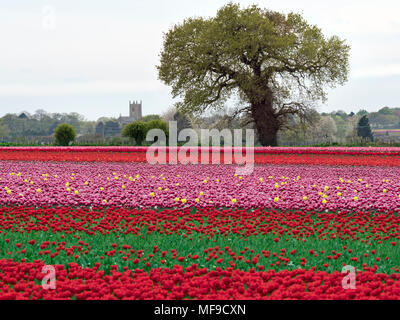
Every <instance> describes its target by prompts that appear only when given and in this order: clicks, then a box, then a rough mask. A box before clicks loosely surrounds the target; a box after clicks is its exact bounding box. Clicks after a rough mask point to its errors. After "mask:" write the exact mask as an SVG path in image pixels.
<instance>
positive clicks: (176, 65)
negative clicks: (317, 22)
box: [157, 3, 350, 145]
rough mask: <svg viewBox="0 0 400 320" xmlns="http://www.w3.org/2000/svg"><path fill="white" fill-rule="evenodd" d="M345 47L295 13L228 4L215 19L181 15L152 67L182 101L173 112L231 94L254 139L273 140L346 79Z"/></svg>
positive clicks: (219, 102) (220, 101) (195, 109)
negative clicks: (290, 118)
mask: <svg viewBox="0 0 400 320" xmlns="http://www.w3.org/2000/svg"><path fill="white" fill-rule="evenodd" d="M349 50H350V47H349V46H348V45H347V44H346V43H345V41H344V40H341V39H339V37H337V36H331V37H329V38H328V37H325V36H324V35H323V34H322V32H321V30H320V29H319V28H318V27H317V26H314V25H310V24H308V23H307V22H306V21H305V20H304V19H303V17H302V16H301V15H299V14H296V13H289V14H287V15H284V14H282V13H279V12H275V11H270V10H267V9H261V8H259V7H258V6H256V5H252V6H250V7H248V8H244V9H241V8H240V6H239V5H238V4H233V3H229V4H227V5H225V6H223V7H222V8H221V9H219V10H218V12H217V14H216V16H215V17H211V18H207V19H206V18H202V17H198V18H197V17H196V18H187V19H185V20H184V21H183V23H180V24H176V25H175V26H173V27H172V28H171V29H170V30H169V31H168V32H166V33H165V34H164V43H163V49H162V51H161V53H160V64H159V65H158V66H157V69H158V75H159V78H160V80H162V81H163V82H164V83H165V84H167V85H170V86H171V87H172V95H173V97H174V98H176V97H178V96H179V97H181V98H182V101H180V102H178V103H177V105H176V107H177V108H178V110H181V111H183V112H189V113H195V114H196V113H199V114H200V113H202V112H204V111H205V110H206V109H208V108H213V109H218V108H220V107H221V106H223V105H224V104H225V103H226V102H227V100H228V99H229V98H231V97H232V96H233V95H235V96H237V97H238V98H239V100H240V101H241V107H240V108H239V110H238V112H237V114H240V113H246V114H249V115H250V119H252V121H253V122H254V125H255V128H256V129H257V133H258V136H259V140H260V142H261V144H263V145H276V143H277V140H276V136H277V132H278V130H279V129H280V128H281V127H282V126H283V125H284V124H285V122H286V121H287V119H288V116H289V115H293V114H299V115H301V114H302V113H304V112H305V111H306V110H307V109H309V108H311V107H312V105H313V102H315V101H317V100H324V99H326V92H325V90H324V89H325V87H326V86H329V87H335V86H336V85H337V84H343V83H344V82H345V81H346V80H347V74H348V58H349Z"/></svg>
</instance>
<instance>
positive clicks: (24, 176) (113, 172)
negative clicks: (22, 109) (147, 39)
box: [0, 147, 400, 300]
mask: <svg viewBox="0 0 400 320" xmlns="http://www.w3.org/2000/svg"><path fill="white" fill-rule="evenodd" d="M146 150H147V149H146V148H145V147H121V148H119V147H110V148H107V147H71V148H63V147H54V148H46V147H43V148H42V147H14V148H6V147H4V148H0V202H1V206H0V299H78V300H79V299H107V300H113V299H140V300H150V299H161V300H163V299H207V300H219V299H238V300H241V299H256V300H259V299H274V300H277V299H346V300H347V299H399V298H400V251H399V247H400V241H399V239H400V216H399V212H400V179H399V178H400V148H339V147H338V148H254V149H253V151H254V169H253V170H252V172H251V173H249V174H246V175H239V174H237V173H236V171H235V169H236V168H237V164H235V163H234V164H187V165H184V164H149V163H147V162H146ZM220 151H221V152H222V149H221V150H220ZM169 152H170V151H169ZM45 266H52V267H53V268H54V270H55V273H54V277H55V282H54V283H55V286H54V288H46V287H45V286H43V279H44V278H45V277H46V276H47V273H46V272H43V267H45ZM346 266H347V267H349V266H350V267H352V268H354V270H355V275H354V276H355V279H354V280H355V281H354V286H353V287H351V288H349V287H344V286H343V279H344V278H345V277H346V276H347V275H348V274H347V273H343V272H342V270H343V267H346Z"/></svg>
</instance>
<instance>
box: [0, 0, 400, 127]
mask: <svg viewBox="0 0 400 320" xmlns="http://www.w3.org/2000/svg"><path fill="white" fill-rule="evenodd" d="M227 2H228V1H223V0H202V1H192V0H157V1H154V0H151V1H143V0H140V1H139V0H113V1H111V0H108V1H105V0H84V1H82V0H68V1H66V0H63V1H61V0H35V1H32V0H1V2H0V41H1V46H0V116H3V115H4V114H6V113H19V112H21V111H23V110H26V111H29V112H32V113H33V112H34V111H35V110H37V109H44V110H46V111H48V112H79V113H81V114H82V115H84V116H85V117H86V118H87V119H90V120H95V119H97V118H99V117H101V116H107V117H118V116H119V115H120V114H122V115H127V114H128V101H129V100H142V101H143V114H144V115H145V114H151V113H162V112H163V111H165V110H166V109H167V108H168V107H169V106H171V105H172V103H173V100H172V97H171V95H170V88H169V87H167V86H165V85H163V84H162V83H161V81H160V80H158V77H157V69H156V67H155V65H157V64H158V62H159V53H160V51H161V47H162V41H163V38H162V34H163V32H166V31H167V30H168V29H169V28H170V27H172V26H173V24H174V23H177V22H181V21H182V20H183V19H184V18H186V17H191V16H205V17H210V16H214V15H215V13H216V11H217V10H218V9H219V8H220V7H221V6H222V5H224V4H226V3H227ZM234 2H235V1H234ZM239 2H240V3H241V4H242V6H248V5H250V4H253V3H255V4H258V5H259V6H261V7H266V8H269V9H272V10H276V11H281V12H285V13H288V12H290V11H294V12H299V13H302V14H303V16H304V17H305V18H306V20H307V21H308V22H309V23H312V24H316V25H318V26H319V27H320V28H321V29H322V31H323V32H324V34H326V35H333V34H335V35H338V36H339V37H340V38H344V39H346V40H347V42H348V43H349V44H350V45H351V48H352V49H351V53H350V54H351V58H350V77H349V81H348V83H347V84H346V85H345V86H343V87H338V88H336V89H334V90H333V91H330V92H329V96H328V101H327V103H326V104H324V105H321V106H320V107H319V111H332V110H338V109H342V110H345V111H347V112H350V111H357V110H359V109H360V108H365V109H367V110H369V111H376V110H378V109H380V108H381V107H383V106H389V107H395V106H397V107H400V19H399V18H398V15H399V12H400V2H399V1H398V0H381V1H376V0H371V1H366V0H363V1H362V0H346V1H342V0H336V1H320V0H319V1H317V0H269V1H239Z"/></svg>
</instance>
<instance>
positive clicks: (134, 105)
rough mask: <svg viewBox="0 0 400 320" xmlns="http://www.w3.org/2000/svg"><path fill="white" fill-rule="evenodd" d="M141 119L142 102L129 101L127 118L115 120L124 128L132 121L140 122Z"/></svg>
mask: <svg viewBox="0 0 400 320" xmlns="http://www.w3.org/2000/svg"><path fill="white" fill-rule="evenodd" d="M141 119H142V100H140V103H139V101H132V102H131V101H129V116H128V117H122V116H121V115H120V116H119V118H118V119H117V120H118V122H119V123H120V124H121V125H122V126H124V125H126V124H128V123H131V122H133V121H140V120H141Z"/></svg>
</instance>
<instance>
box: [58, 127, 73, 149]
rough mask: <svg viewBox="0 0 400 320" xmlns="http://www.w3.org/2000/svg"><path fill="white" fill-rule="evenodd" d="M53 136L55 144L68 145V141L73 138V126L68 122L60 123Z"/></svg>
mask: <svg viewBox="0 0 400 320" xmlns="http://www.w3.org/2000/svg"><path fill="white" fill-rule="evenodd" d="M54 137H55V139H56V144H58V145H61V146H68V145H69V144H70V142H72V141H74V140H75V137H76V132H75V128H74V127H73V126H71V125H69V124H66V123H62V124H60V125H58V126H57V128H56V129H55V130H54Z"/></svg>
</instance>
